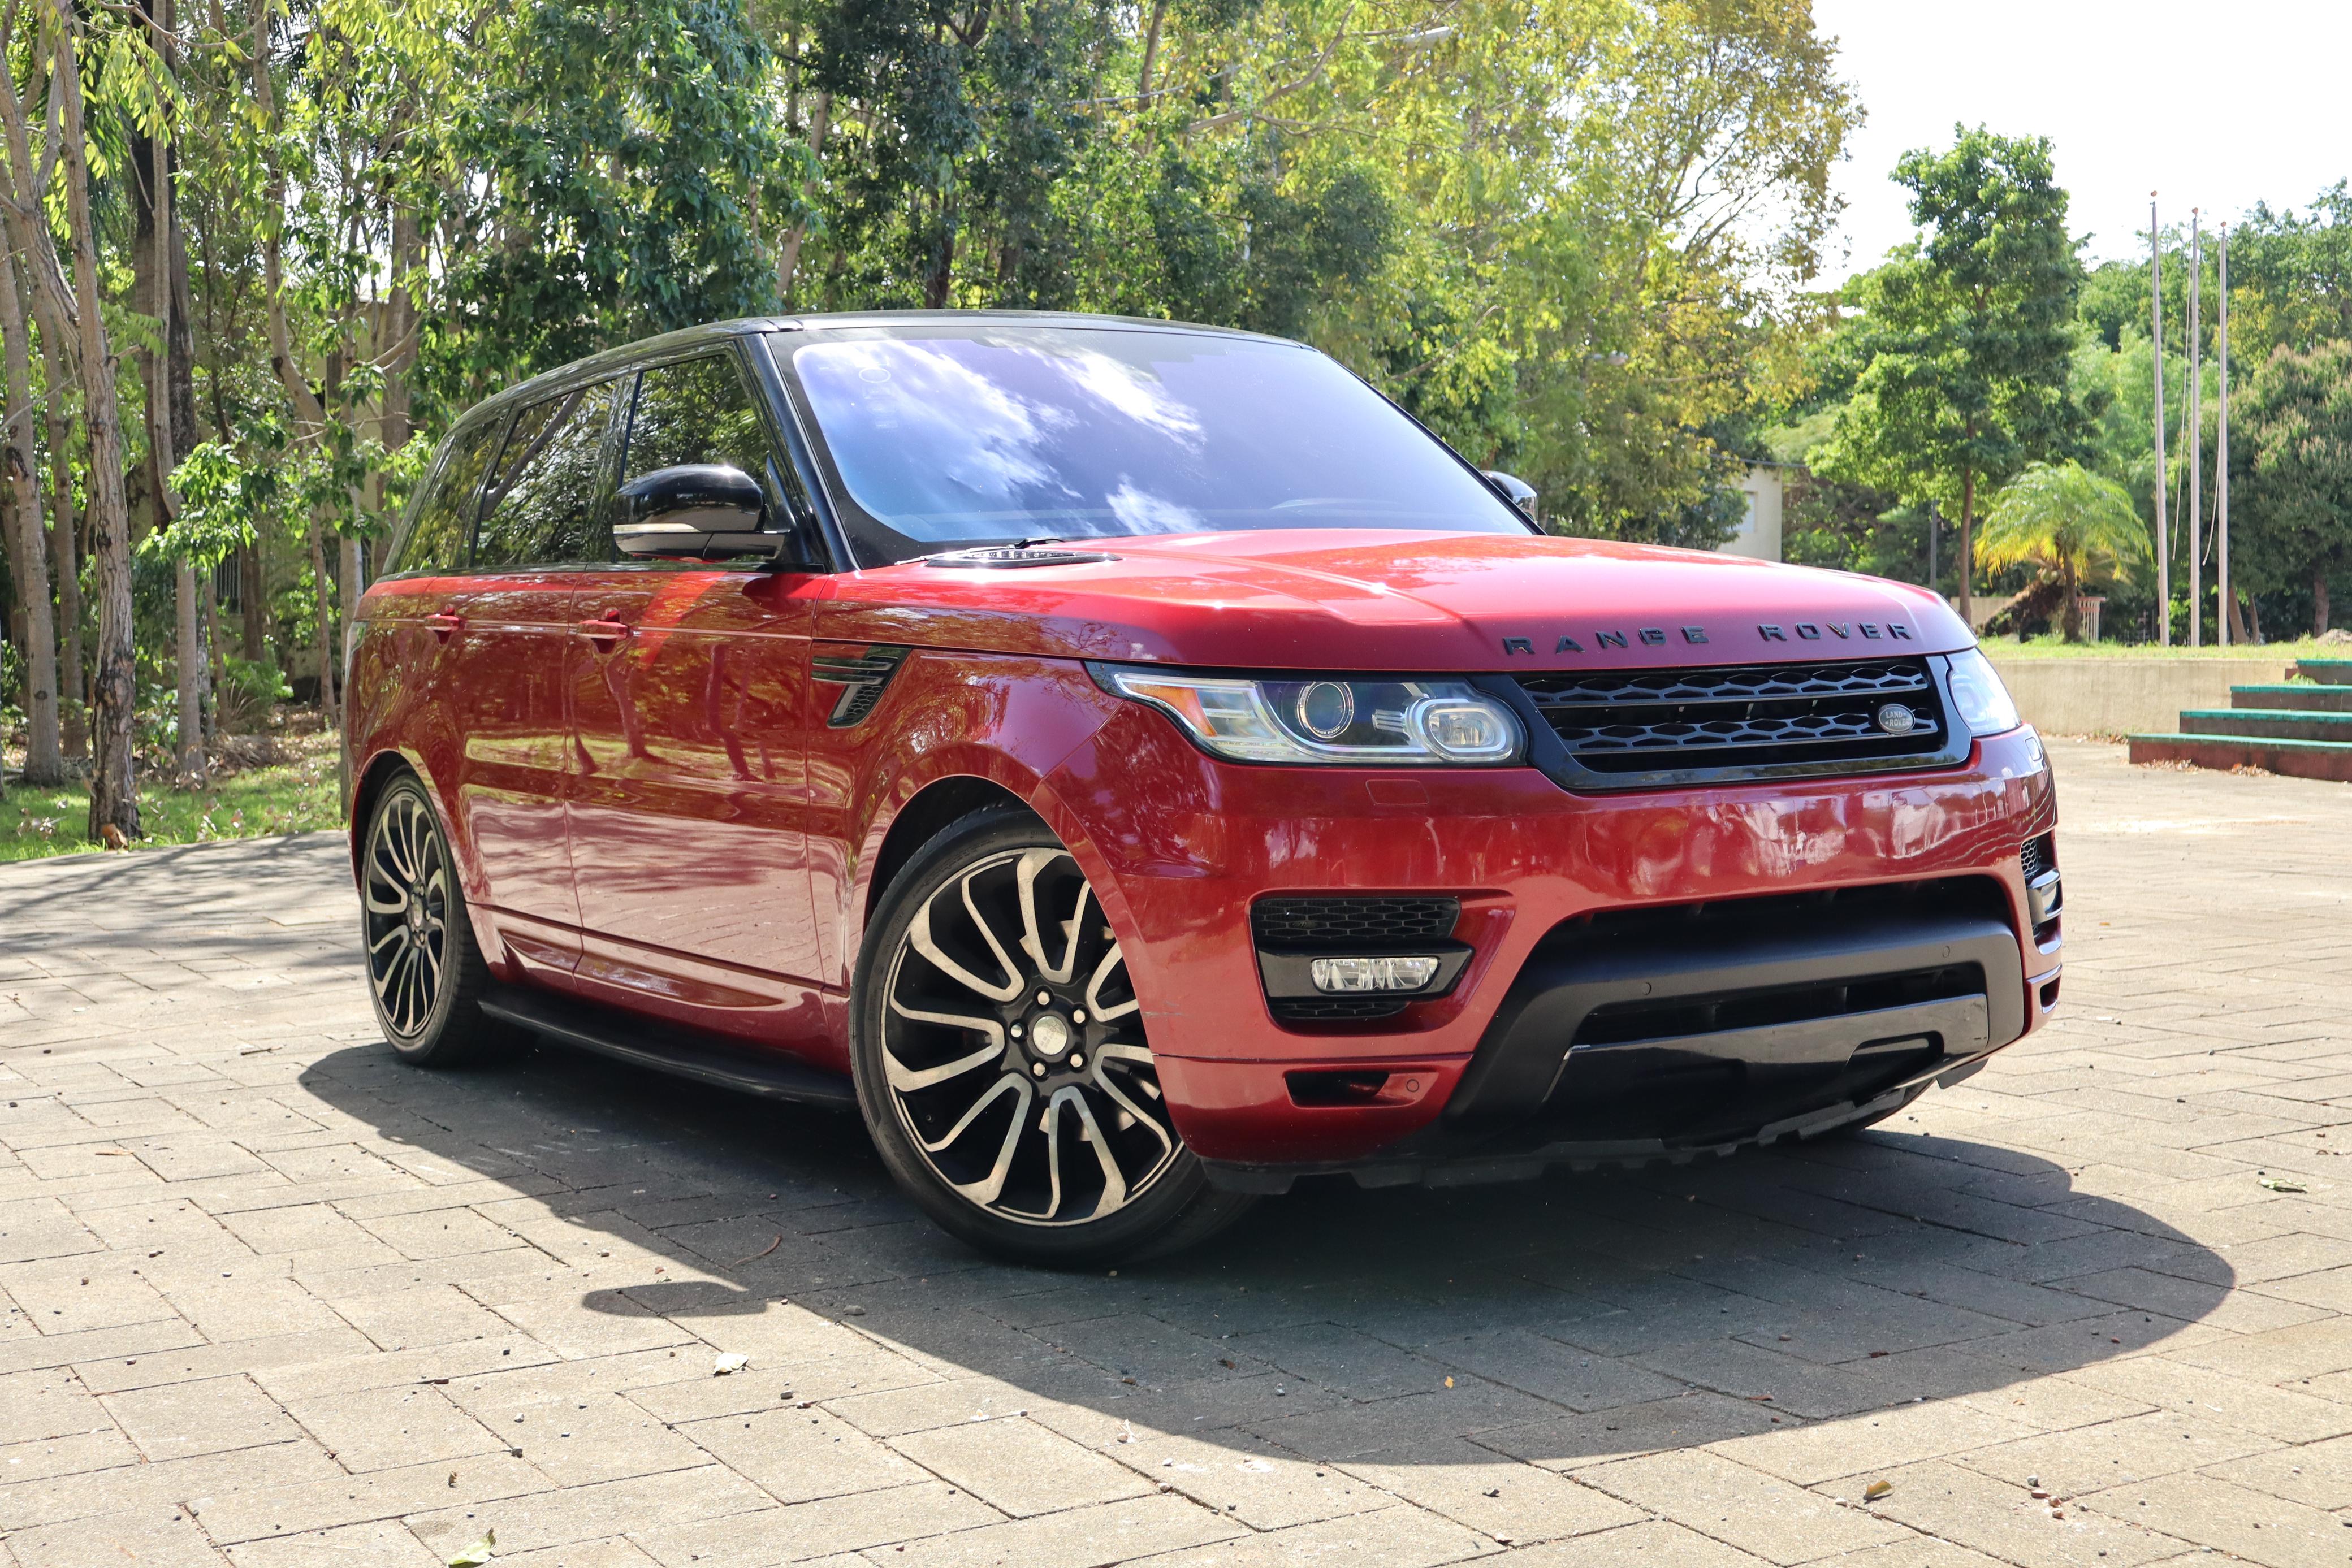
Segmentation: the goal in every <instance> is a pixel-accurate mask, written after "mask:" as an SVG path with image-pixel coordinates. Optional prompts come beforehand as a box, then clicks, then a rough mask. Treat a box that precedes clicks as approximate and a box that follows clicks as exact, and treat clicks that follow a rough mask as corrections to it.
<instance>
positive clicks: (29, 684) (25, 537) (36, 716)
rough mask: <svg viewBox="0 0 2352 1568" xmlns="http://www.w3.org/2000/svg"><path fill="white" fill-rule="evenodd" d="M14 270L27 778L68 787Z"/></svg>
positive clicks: (29, 380)
mask: <svg viewBox="0 0 2352 1568" xmlns="http://www.w3.org/2000/svg"><path fill="white" fill-rule="evenodd" d="M28 338H29V335H28V334H27V332H26V327H25V309H24V299H23V298H22V297H21V296H19V295H18V294H17V292H16V267H14V266H13V265H10V266H9V267H8V276H7V277H5V278H0V347H5V359H6V364H7V393H8V408H7V421H8V423H7V427H6V431H5V439H0V472H5V476H6V478H7V485H8V516H7V531H8V538H7V544H8V564H9V569H10V572H11V574H12V576H13V578H14V580H15V581H16V591H17V598H18V601H20V603H21V604H22V605H23V608H24V629H25V723H26V746H25V772H24V779H25V782H26V783H27V784H61V783H63V782H64V781H65V777H66V764H65V749H64V744H63V741H62V738H61V735H60V731H59V728H58V632H57V623H56V622H55V620H54V619H53V617H52V614H51V612H50V608H49V564H48V559H47V557H48V550H47V546H46V544H45V542H44V539H43V536H42V529H41V489H40V485H39V483H38V481H37V480H36V478H35V477H34V473H33V469H34V462H35V459H34V455H33V352H32V344H31V342H30V341H29V340H28Z"/></svg>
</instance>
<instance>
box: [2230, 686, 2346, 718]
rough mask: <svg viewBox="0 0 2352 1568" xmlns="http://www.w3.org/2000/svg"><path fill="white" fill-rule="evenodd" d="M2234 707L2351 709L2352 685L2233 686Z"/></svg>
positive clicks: (2231, 694)
mask: <svg viewBox="0 0 2352 1568" xmlns="http://www.w3.org/2000/svg"><path fill="white" fill-rule="evenodd" d="M2230 706H2231V707H2241V708H2243V707H2259V708H2301V709H2304V710H2305V711H2310V710H2314V709H2316V710H2319V711H2322V712H2326V713H2352V686H2315V685H2302V684H2298V685H2283V686H2231V688H2230Z"/></svg>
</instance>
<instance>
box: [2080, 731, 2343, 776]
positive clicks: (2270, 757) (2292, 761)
mask: <svg viewBox="0 0 2352 1568" xmlns="http://www.w3.org/2000/svg"><path fill="white" fill-rule="evenodd" d="M2125 738H2126V740H2128V741H2129V742H2130V743H2131V759H2132V760H2133V761H2134V762H2187V763H2190V764H2192V765H2194V766H2196V767H2199V768H2222V769H2225V770H2226V769H2228V768H2264V769H2266V770H2268V771H2270V772H2273V773H2286V774H2292V775H2293V776H2294V777H2295V778H2297V779H2332V780H2333V781H2335V782H2336V783H2338V784H2352V745H2344V744H2341V743H2338V742H2332V741H2325V740H2271V739H2265V738H2263V737H2259V736H2227V735H2133V736H2126V737H2125Z"/></svg>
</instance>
